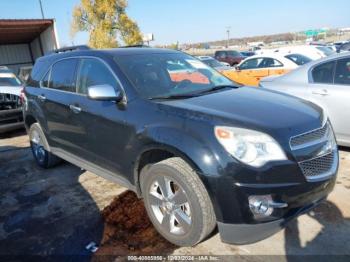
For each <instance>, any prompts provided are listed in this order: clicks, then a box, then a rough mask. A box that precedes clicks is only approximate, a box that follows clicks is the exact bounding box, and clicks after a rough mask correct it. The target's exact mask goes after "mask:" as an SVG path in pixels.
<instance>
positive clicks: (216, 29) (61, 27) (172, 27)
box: [0, 0, 350, 45]
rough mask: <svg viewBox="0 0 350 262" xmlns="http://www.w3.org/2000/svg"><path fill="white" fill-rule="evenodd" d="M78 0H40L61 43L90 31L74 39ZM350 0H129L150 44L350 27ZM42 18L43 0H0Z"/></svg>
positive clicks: (0, 5)
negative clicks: (73, 20)
mask: <svg viewBox="0 0 350 262" xmlns="http://www.w3.org/2000/svg"><path fill="white" fill-rule="evenodd" d="M79 2H80V0H42V3H43V8H44V14H45V17H46V18H55V19H56V27H57V31H58V38H59V41H60V44H61V45H72V44H86V43H87V41H88V34H87V33H78V34H77V35H76V36H75V37H74V38H73V39H72V38H71V37H70V34H69V28H70V22H71V14H72V10H73V7H74V6H75V5H77V4H78V3H79ZM349 10H350V1H349V0H332V1H329V0H328V1H325V0H293V1H292V0H248V1H247V0H241V1H234V0H129V7H128V9H127V13H128V15H129V16H130V17H131V18H132V19H134V20H135V21H136V22H137V23H138V25H139V27H140V29H141V31H142V32H143V33H153V34H154V37H155V41H154V42H153V43H151V44H171V43H175V42H177V41H179V43H180V44H181V43H198V42H206V41H213V40H223V39H226V37H227V36H226V30H227V27H230V36H231V37H232V38H236V37H245V36H256V35H266V34H274V33H284V32H295V31H303V30H308V29H317V28H322V27H350V15H349ZM4 18H8V19H9V18H11V19H22V18H41V12H40V6H39V0H0V19H4Z"/></svg>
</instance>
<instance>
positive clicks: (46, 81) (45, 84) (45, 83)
mask: <svg viewBox="0 0 350 262" xmlns="http://www.w3.org/2000/svg"><path fill="white" fill-rule="evenodd" d="M50 73H51V70H50V71H49V72H47V73H46V75H45V77H44V78H43V79H42V80H41V82H40V87H46V88H49V77H50Z"/></svg>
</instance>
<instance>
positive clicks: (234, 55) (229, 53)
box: [227, 51, 242, 57]
mask: <svg viewBox="0 0 350 262" xmlns="http://www.w3.org/2000/svg"><path fill="white" fill-rule="evenodd" d="M227 55H228V56H233V57H236V56H242V55H241V53H239V52H237V51H227Z"/></svg>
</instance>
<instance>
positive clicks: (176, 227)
mask: <svg viewBox="0 0 350 262" xmlns="http://www.w3.org/2000/svg"><path fill="white" fill-rule="evenodd" d="M140 182H141V190H142V196H143V199H144V203H145V207H146V210H147V213H148V216H149V218H150V220H151V221H152V223H153V225H154V226H155V228H156V229H157V230H158V232H159V233H160V234H161V235H162V236H163V237H164V238H165V239H167V240H168V241H169V242H171V243H173V244H175V245H178V246H193V245H195V244H197V243H199V242H200V241H201V240H203V239H204V238H205V237H207V236H208V235H209V234H210V233H211V232H212V231H213V229H214V227H215V225H216V218H215V214H214V210H213V206H212V203H211V200H210V198H209V195H208V192H207V190H206V189H205V187H204V185H203V183H202V181H201V180H200V179H199V177H198V175H197V174H196V172H195V171H194V170H193V169H192V168H191V167H190V166H189V165H188V164H187V163H186V162H185V161H184V160H183V159H181V158H178V157H174V158H169V159H166V160H163V161H161V162H159V163H156V164H153V165H148V166H146V167H145V168H143V169H142V171H141V175H140ZM163 191H164V192H163ZM163 222H164V223H163Z"/></svg>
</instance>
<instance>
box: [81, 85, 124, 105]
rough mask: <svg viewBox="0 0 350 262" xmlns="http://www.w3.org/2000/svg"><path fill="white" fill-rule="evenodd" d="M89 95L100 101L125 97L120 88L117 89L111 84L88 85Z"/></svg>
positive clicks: (117, 100)
mask: <svg viewBox="0 0 350 262" xmlns="http://www.w3.org/2000/svg"><path fill="white" fill-rule="evenodd" d="M88 97H89V98H90V99H92V100H98V101H116V102H120V101H121V100H122V99H123V94H122V93H121V91H119V90H115V89H114V87H113V86H111V85H107V84H105V85H94V86H90V87H88Z"/></svg>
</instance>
